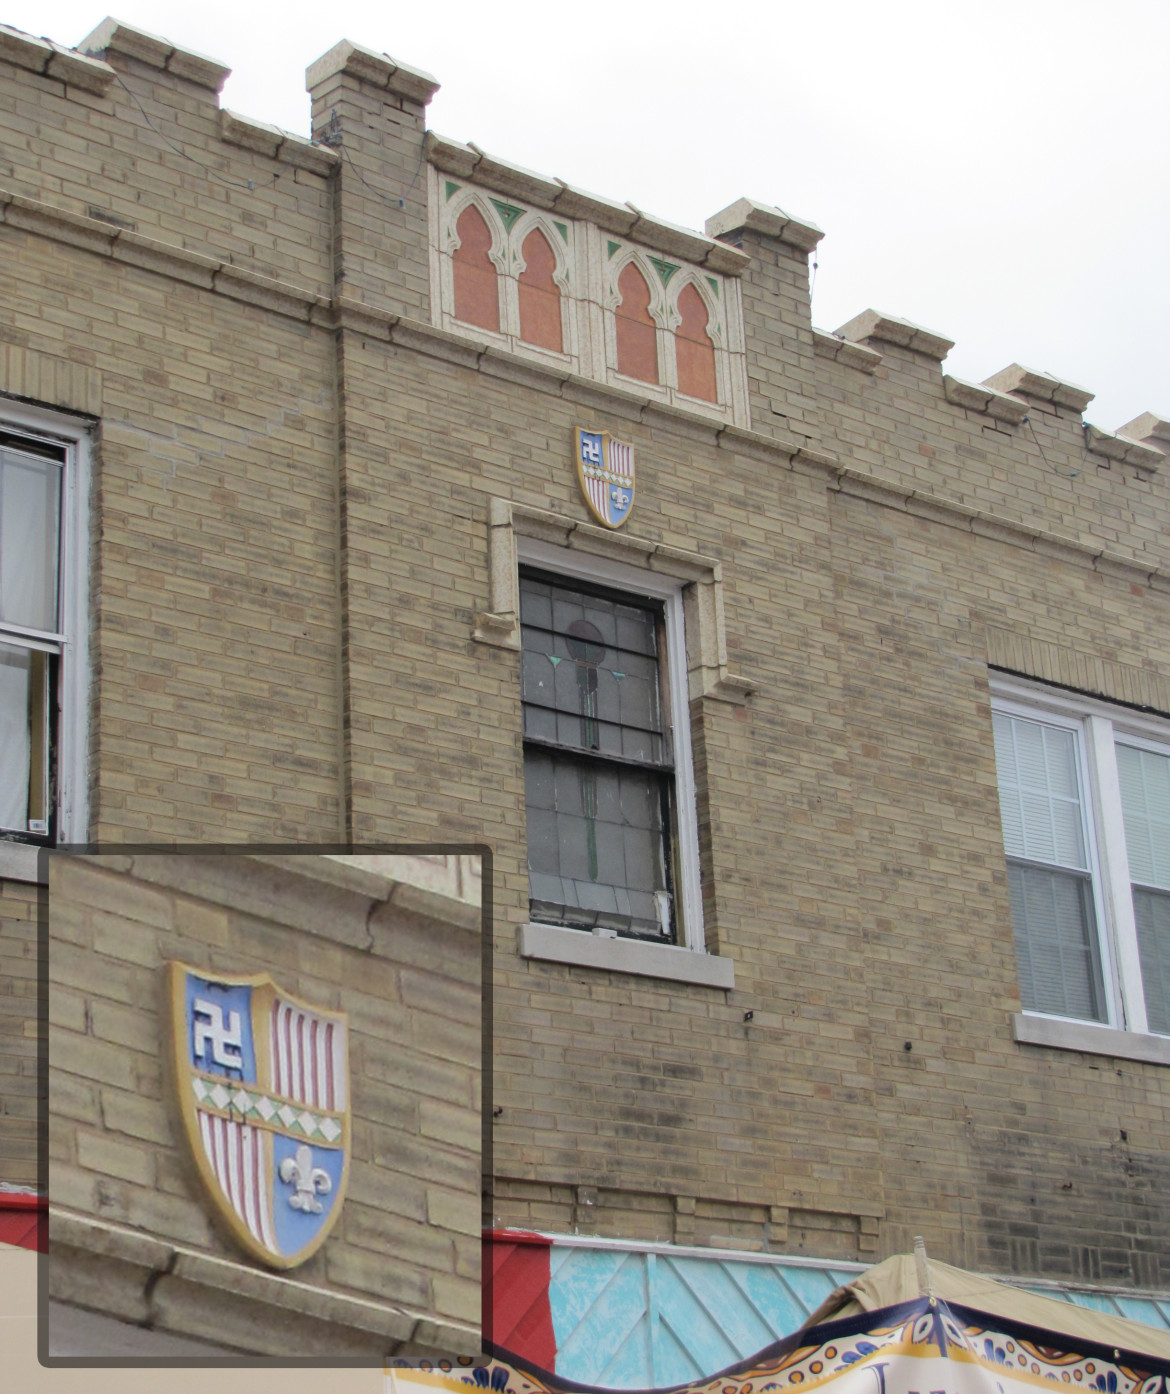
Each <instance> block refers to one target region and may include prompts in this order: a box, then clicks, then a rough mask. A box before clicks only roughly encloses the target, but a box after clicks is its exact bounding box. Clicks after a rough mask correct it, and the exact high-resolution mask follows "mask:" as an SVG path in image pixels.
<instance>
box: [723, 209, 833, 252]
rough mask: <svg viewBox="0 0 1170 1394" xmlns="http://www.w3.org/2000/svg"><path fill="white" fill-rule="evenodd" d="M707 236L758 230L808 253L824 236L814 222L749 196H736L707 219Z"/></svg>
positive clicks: (730, 234)
mask: <svg viewBox="0 0 1170 1394" xmlns="http://www.w3.org/2000/svg"><path fill="white" fill-rule="evenodd" d="M704 231H705V232H706V234H707V236H708V237H730V236H732V235H733V234H734V233H737V232H743V231H746V232H758V233H762V234H763V235H764V236H765V237H775V238H777V239H778V240H779V241H781V242H787V243H788V244H789V245H790V246H793V247H799V248H800V249H801V251H802V252H811V251H812V250H813V249H814V248H815V247H816V245H817V243H818V242H819V241H820V240H821V238H822V237H824V235H825V234H824V233H823V232H822V231H821V229H820V228H819V227H817V225H816V223H812V222H809V221H808V220H807V219H806V218H795V217H793V215H792V214H791V213H785V211H784V210H783V208H777V207H776V206H775V205H774V204H771V203H757V202H756V200H755V199H753V198H739V199H736V201H735V202H734V203H732V204H728V206H727V207H726V208H724V209H722V210H721V211H720V212H718V213H716V214H714V215H713V216H712V217H710V218H708V219H707V222H706V226H705V228H704Z"/></svg>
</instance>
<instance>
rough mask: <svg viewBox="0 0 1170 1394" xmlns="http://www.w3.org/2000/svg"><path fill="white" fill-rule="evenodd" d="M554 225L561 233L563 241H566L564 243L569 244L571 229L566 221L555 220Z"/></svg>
mask: <svg viewBox="0 0 1170 1394" xmlns="http://www.w3.org/2000/svg"><path fill="white" fill-rule="evenodd" d="M553 227H555V228H556V230H557V231H558V232H559V233H560V234H561V241H562V242H564V243H566V244H568V241H569V229H568V227H567V226H566V225H565V224H564V223H557V222H554V223H553Z"/></svg>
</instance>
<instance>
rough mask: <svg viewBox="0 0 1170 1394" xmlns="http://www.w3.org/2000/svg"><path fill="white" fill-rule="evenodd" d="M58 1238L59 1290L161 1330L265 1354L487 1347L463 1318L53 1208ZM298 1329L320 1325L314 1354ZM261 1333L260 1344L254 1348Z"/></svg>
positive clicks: (54, 1242) (53, 1240) (55, 1275)
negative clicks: (232, 1311) (222, 1317)
mask: <svg viewBox="0 0 1170 1394" xmlns="http://www.w3.org/2000/svg"><path fill="white" fill-rule="evenodd" d="M49 1240H50V1246H51V1247H50V1257H49V1260H48V1274H49V1293H50V1296H52V1297H54V1298H55V1299H57V1300H59V1301H64V1302H70V1303H74V1304H76V1305H77V1306H79V1307H83V1308H87V1309H89V1310H96V1311H106V1312H108V1313H109V1315H111V1316H115V1317H121V1318H122V1319H124V1320H129V1321H133V1322H135V1323H137V1324H139V1325H143V1326H150V1327H152V1328H154V1329H156V1330H159V1331H169V1332H171V1333H172V1334H175V1335H185V1336H196V1337H199V1338H201V1339H205V1340H213V1341H219V1342H221V1343H222V1344H224V1345H227V1346H231V1347H234V1348H236V1349H244V1350H246V1349H249V1348H251V1349H252V1350H253V1351H255V1353H257V1354H265V1355H279V1354H286V1355H290V1354H291V1355H303V1354H311V1355H328V1354H330V1353H331V1352H332V1351H333V1350H334V1349H335V1350H336V1354H338V1355H357V1354H361V1353H369V1354H372V1355H373V1354H378V1353H384V1354H386V1355H406V1354H414V1353H418V1354H427V1353H435V1352H442V1353H445V1354H447V1353H449V1354H452V1355H477V1354H479V1352H480V1348H481V1344H482V1339H481V1335H480V1332H479V1331H477V1330H475V1329H474V1328H472V1327H468V1326H466V1325H464V1324H462V1323H459V1322H455V1321H449V1320H446V1319H444V1318H442V1317H436V1316H433V1315H431V1314H429V1313H425V1312H418V1311H414V1310H412V1309H410V1308H407V1307H401V1306H398V1305H396V1304H393V1303H389V1302H375V1301H371V1300H370V1299H368V1298H364V1297H359V1296H357V1295H356V1294H350V1293H345V1292H341V1291H337V1290H336V1289H332V1288H325V1287H322V1286H319V1285H318V1284H315V1283H310V1282H304V1281H301V1280H298V1279H295V1278H290V1277H285V1276H282V1275H278V1274H275V1273H269V1272H266V1271H264V1270H262V1269H258V1268H254V1267H251V1266H250V1265H248V1264H244V1263H241V1262H237V1261H235V1260H232V1259H224V1258H218V1257H216V1256H214V1255H212V1254H205V1253H201V1252H200V1251H199V1250H197V1249H190V1248H187V1247H186V1246H184V1245H181V1244H177V1243H173V1242H172V1241H170V1240H166V1239H159V1238H156V1237H154V1236H151V1235H148V1234H145V1233H143V1232H142V1231H141V1230H137V1229H130V1228H127V1227H124V1226H122V1225H115V1224H110V1223H109V1222H107V1221H104V1220H96V1219H92V1218H90V1217H89V1216H88V1215H83V1214H80V1213H78V1212H76V1211H72V1210H67V1209H64V1208H63V1207H60V1206H55V1205H52V1204H50V1208H49ZM227 1303H230V1304H231V1305H232V1306H233V1307H235V1308H236V1309H237V1312H238V1316H239V1319H238V1320H237V1321H235V1322H234V1323H233V1325H234V1326H235V1331H234V1332H233V1331H225V1330H224V1329H223V1328H222V1327H219V1328H218V1329H217V1328H215V1327H214V1326H213V1327H211V1328H210V1329H209V1326H208V1322H209V1320H210V1321H214V1320H215V1314H217V1313H219V1314H222V1313H223V1312H224V1306H225V1304H227ZM208 1309H210V1311H208ZM298 1326H300V1327H302V1328H311V1330H309V1332H308V1333H307V1334H308V1337H309V1345H310V1348H309V1349H308V1350H305V1349H304V1348H303V1347H302V1348H301V1349H297V1348H296V1346H295V1343H294V1340H292V1339H290V1337H293V1336H295V1330H296V1328H297V1327H298ZM253 1332H254V1333H255V1337H254V1339H255V1341H256V1345H254V1346H251V1347H249V1342H248V1337H249V1336H250V1335H251V1334H252V1333H253ZM241 1337H242V1338H243V1339H241ZM331 1337H332V1338H334V1339H335V1340H336V1342H337V1344H336V1347H335V1348H334V1347H333V1346H331V1344H330V1338H331ZM290 1347H291V1348H290Z"/></svg>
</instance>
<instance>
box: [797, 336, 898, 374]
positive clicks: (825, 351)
mask: <svg viewBox="0 0 1170 1394" xmlns="http://www.w3.org/2000/svg"><path fill="white" fill-rule="evenodd" d="M813 352H814V353H815V354H816V356H817V357H818V358H831V359H832V360H833V361H834V362H835V363H840V364H842V365H843V366H844V367H846V368H857V369H858V370H859V371H860V372H863V373H868V374H870V375H871V376H872V375H873V374H874V373H876V372H877V369H878V365H879V364H880V363H881V361H882V356H881V354H880V353H878V351H877V349H872V348H867V347H866V346H865V345H864V344H855V343H854V342H853V341H852V340H851V339H847V338H845V336H844V335H843V334H840V333H838V334H830V333H829V332H828V331H827V330H825V329H816V328H814V329H813Z"/></svg>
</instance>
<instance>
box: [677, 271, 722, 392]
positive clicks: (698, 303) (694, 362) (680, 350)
mask: <svg viewBox="0 0 1170 1394" xmlns="http://www.w3.org/2000/svg"><path fill="white" fill-rule="evenodd" d="M678 312H679V314H680V315H681V316H682V322H681V323H680V324H679V326H678V329H677V330H676V331H675V340H674V343H675V353H676V356H677V359H678V390H679V391H680V392H683V393H685V394H686V395H687V396H688V397H700V398H702V400H703V401H704V402H717V401H718V400H719V397H718V393H717V391H716V388H715V345H714V344H713V343H712V342H711V336H710V335H709V334H708V333H707V318H708V316H707V307H706V305H704V304H703V297H702V296H701V295H700V294H699V292H698V291H697V290H696V289H695V287H694V285H691V284H688V285H685V286H683V288H682V291H681V293H680V294H679V297H678Z"/></svg>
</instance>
